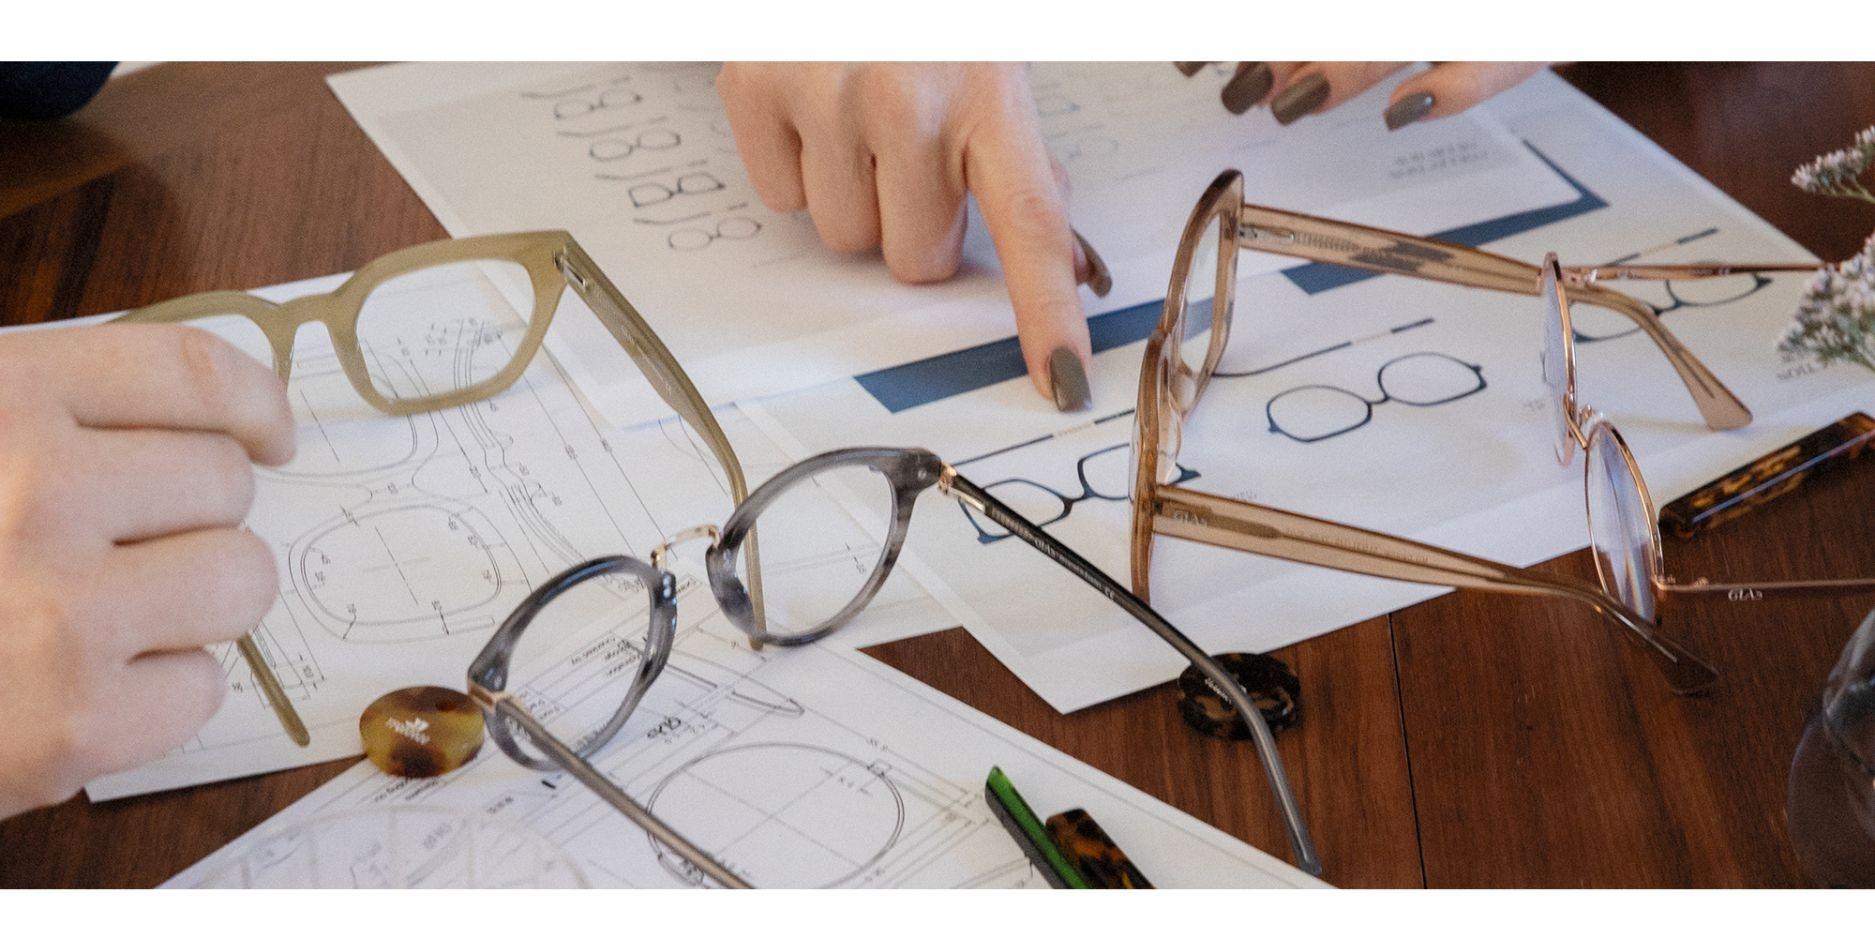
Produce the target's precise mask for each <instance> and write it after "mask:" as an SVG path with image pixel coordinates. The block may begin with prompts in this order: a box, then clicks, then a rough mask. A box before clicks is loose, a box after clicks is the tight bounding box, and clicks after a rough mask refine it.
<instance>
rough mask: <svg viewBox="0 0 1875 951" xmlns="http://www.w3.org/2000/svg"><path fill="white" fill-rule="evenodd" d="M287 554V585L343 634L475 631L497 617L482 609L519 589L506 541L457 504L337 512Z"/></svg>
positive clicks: (388, 638)
mask: <svg viewBox="0 0 1875 951" xmlns="http://www.w3.org/2000/svg"><path fill="white" fill-rule="evenodd" d="M289 557H290V563H291V564H292V566H293V571H294V586H295V590H296V591H298V592H299V594H300V595H301V596H302V597H304V598H305V599H306V601H307V603H308V604H309V605H311V606H312V607H313V609H314V610H315V611H316V612H317V614H318V617H319V620H320V622H321V623H322V625H323V626H324V627H325V628H326V630H328V631H330V632H331V633H332V634H333V635H334V636H337V637H339V638H342V639H345V640H361V641H378V642H392V641H413V640H426V639H429V638H433V637H447V636H449V635H451V634H456V633H461V632H463V631H480V630H485V629H486V628H488V627H490V626H492V625H493V624H494V623H495V622H497V621H499V620H500V617H499V616H498V614H497V610H498V609H495V608H491V607H490V605H493V604H496V603H497V602H498V601H500V599H501V595H502V594H503V593H504V592H506V591H508V589H513V588H519V589H520V590H519V591H514V592H512V593H513V594H514V595H515V596H516V597H519V596H520V595H521V594H524V593H525V592H526V590H527V586H528V580H527V576H526V572H525V571H523V570H522V569H521V567H520V565H519V564H518V563H517V562H516V561H515V559H514V557H513V553H512V552H511V551H510V550H509V547H508V543H507V542H506V541H505V540H504V539H503V538H502V537H501V535H500V533H499V532H498V531H497V530H496V529H495V527H494V525H493V524H492V523H490V522H489V520H488V519H487V517H486V516H483V515H482V514H481V513H480V512H478V511H476V510H475V509H473V508H469V507H466V506H453V507H451V506H445V505H441V504H435V503H428V502H412V503H409V504H402V505H395V506H393V507H388V508H378V509H375V510H371V511H366V512H362V513H355V512H345V513H343V514H341V515H340V516H338V517H337V518H335V519H333V520H332V521H330V522H327V523H326V524H324V525H322V526H320V527H318V528H316V529H314V530H313V531H312V532H311V533H309V535H308V537H307V538H306V539H305V540H304V541H303V542H298V543H295V544H294V546H293V549H292V554H291V555H290V556H289ZM502 610H505V605H504V607H503V608H502Z"/></svg>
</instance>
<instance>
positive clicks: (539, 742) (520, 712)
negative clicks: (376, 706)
mask: <svg viewBox="0 0 1875 951" xmlns="http://www.w3.org/2000/svg"><path fill="white" fill-rule="evenodd" d="M855 467H865V468H867V469H870V470H872V471H874V472H877V473H879V474H880V475H882V476H884V477H885V478H886V479H887V481H888V482H889V483H890V484H891V487H892V499H893V518H892V524H891V527H890V528H889V529H888V531H887V535H886V538H885V540H884V543H883V545H882V547H881V551H880V559H879V562H878V564H877V565H876V566H875V568H874V570H873V573H872V575H871V576H869V577H868V578H867V580H866V583H865V584H863V585H862V586H861V587H860V589H859V592H858V593H857V594H856V595H855V596H854V598H853V600H852V601H851V602H849V603H848V604H847V605H846V606H845V607H844V608H842V609H840V610H839V611H837V612H836V613H835V614H834V615H833V616H832V618H831V619H830V620H828V621H826V622H825V623H822V624H820V625H817V626H815V627H813V628H810V629H808V630H806V631H801V632H798V633H793V634H776V633H775V632H773V631H770V630H769V629H768V628H767V625H766V624H765V623H764V622H763V621H762V620H761V619H760V618H758V617H757V615H756V613H755V612H754V610H753V606H752V604H751V603H750V599H749V594H748V589H747V587H746V586H745V585H744V583H743V581H742V580H741V578H739V577H738V575H737V571H738V568H737V562H738V561H739V558H740V552H741V549H742V547H743V545H744V544H745V542H746V541H747V540H748V539H749V537H750V535H751V533H752V532H753V531H754V527H755V524H756V522H757V520H758V519H759V518H760V517H761V515H762V514H763V512H764V511H765V510H766V509H767V508H768V507H769V506H770V505H771V504H773V503H774V502H775V500H777V499H779V498H781V497H782V496H783V495H785V494H786V493H787V492H788V491H789V490H791V489H793V488H795V487H796V486H797V485H799V484H800V483H802V482H804V481H808V480H812V479H814V478H815V477H817V476H820V475H823V474H827V473H830V472H832V471H834V470H838V469H851V468H855ZM931 488H936V489H937V490H938V491H939V493H940V494H943V495H948V496H952V497H954V498H956V499H958V500H959V501H960V502H963V503H965V504H967V505H968V506H969V507H970V508H972V509H974V510H976V511H977V512H979V513H981V514H982V515H984V516H985V517H986V518H989V519H990V520H991V521H994V522H995V523H996V524H998V525H1000V526H1002V527H1003V528H1005V529H1007V530H1008V531H1009V532H1010V534H1012V535H1014V536H1016V537H1017V538H1020V539H1022V540H1023V541H1024V542H1026V543H1028V544H1029V545H1030V546H1031V547H1033V548H1035V549H1036V550H1038V551H1040V552H1041V553H1042V554H1043V555H1045V556H1047V557H1048V558H1049V559H1050V560H1052V561H1054V562H1055V563H1056V564H1058V565H1060V566H1061V567H1063V568H1065V569H1067V570H1068V571H1069V572H1071V573H1072V574H1074V575H1075V576H1076V577H1077V578H1079V579H1081V581H1082V582H1084V583H1086V584H1087V585H1089V586H1090V587H1092V588H1094V589H1095V590H1096V591H1097V592H1099V593H1100V594H1101V596H1103V597H1105V598H1106V599H1107V600H1109V601H1111V602H1112V603H1114V604H1115V605H1117V606H1119V607H1120V608H1121V609H1122V610H1125V611H1126V612H1127V613H1128V614H1130V615H1132V616H1133V618H1134V619H1135V620H1138V621H1139V622H1140V623H1141V624H1143V625H1145V626H1146V627H1147V628H1148V629H1149V630H1151V631H1152V632H1153V633H1154V634H1156V635H1158V636H1159V637H1160V638H1161V639H1163V640H1165V641H1166V643H1167V644H1169V645H1171V646H1172V648H1173V649H1174V650H1176V651H1178V652H1179V653H1180V654H1181V655H1183V656H1184V657H1185V659H1186V660H1188V661H1189V662H1190V663H1192V664H1193V665H1194V666H1196V667H1198V668H1199V670H1200V671H1202V672H1203V673H1204V674H1205V676H1206V677H1207V678H1209V682H1210V684H1211V685H1212V686H1213V688H1214V689H1215V690H1217V691H1218V692H1219V693H1221V694H1223V696H1224V699H1225V700H1226V702H1227V703H1229V705H1230V706H1231V708H1232V709H1234V710H1236V711H1237V713H1238V716H1239V718H1240V719H1242V720H1243V722H1244V724H1245V726H1246V727H1248V728H1249V731H1250V735H1251V738H1252V739H1253V740H1254V741H1255V744H1256V748H1257V754H1258V757H1259V759H1260V760H1261V762H1262V765H1263V769H1264V774H1265V776H1266V778H1267V779H1268V780H1269V782H1270V785H1271V789H1272V790H1273V792H1274V793H1275V796H1276V800H1277V805H1278V808H1279V810H1280V812H1281V813H1282V817H1283V821H1284V826H1285V831H1286V832H1287V834H1288V836H1289V842H1290V848H1291V851H1292V853H1293V855H1294V858H1295V862H1296V865H1297V866H1298V867H1300V868H1302V869H1303V870H1304V871H1307V872H1309V873H1310V874H1316V875H1319V874H1320V873H1321V862H1320V859H1319V858H1317V856H1316V853H1315V846H1314V840H1313V838H1312V836H1311V835H1310V834H1309V831H1308V826H1307V824H1306V821H1305V820H1304V819H1303V817H1302V813H1301V807H1300V806H1299V804H1298V803H1297V801H1296V799H1295V794H1294V792H1293V790H1292V788H1291V786H1290V784H1289V780H1288V775H1287V772H1286V770H1285V769H1284V767H1283V763H1282V757H1281V754H1280V753H1279V752H1278V751H1277V749H1276V745H1275V737H1274V735H1273V734H1272V733H1271V731H1270V727H1269V724H1268V723H1267V722H1265V720H1264V717H1263V715H1262V713H1261V712H1260V708H1259V704H1258V703H1257V701H1256V699H1255V698H1254V697H1253V696H1252V695H1251V694H1249V693H1248V692H1246V691H1245V690H1244V689H1243V687H1242V685H1241V684H1240V683H1239V682H1238V681H1237V680H1236V678H1234V677H1232V676H1230V675H1229V674H1228V673H1227V672H1226V671H1225V670H1224V669H1223V668H1222V667H1220V666H1219V665H1218V664H1217V662H1216V661H1215V660H1214V659H1213V658H1211V657H1210V656H1209V655H1207V654H1206V653H1205V652H1204V650H1203V649H1202V648H1200V647H1199V646H1198V645H1197V644H1196V643H1194V642H1192V640H1191V639H1190V638H1188V637H1186V636H1185V635H1184V633H1183V632H1181V631H1179V630H1178V628H1176V627H1174V626H1173V625H1172V624H1171V622H1169V621H1167V620H1165V619H1164V618H1163V617H1161V616H1160V615H1159V614H1158V613H1157V612H1156V611H1154V610H1153V609H1152V608H1151V607H1150V606H1148V605H1147V604H1146V603H1145V602H1144V601H1143V600H1141V599H1140V598H1137V597H1134V596H1133V594H1132V593H1131V592H1129V591H1128V590H1127V589H1126V588H1125V587H1124V586H1122V585H1121V584H1120V583H1119V582H1117V581H1115V580H1113V579H1112V578H1110V577H1108V576H1107V575H1106V574H1105V573H1103V572H1102V571H1101V570H1100V569H1099V568H1097V567H1095V566H1094V565H1093V563H1091V562H1089V561H1087V560H1086V559H1085V558H1083V557H1081V556H1080V555H1079V554H1078V553H1076V552H1075V551H1074V550H1073V549H1071V548H1069V547H1068V546H1066V545H1064V544H1062V543H1061V542H1060V541H1058V540H1056V539H1055V538H1054V537H1053V536H1051V535H1049V534H1048V533H1047V532H1045V531H1043V530H1042V529H1041V528H1039V527H1038V526H1036V525H1035V524H1034V523H1032V522H1030V521H1029V520H1028V519H1026V518H1024V517H1023V516H1022V515H1021V514H1020V513H1018V512H1017V511H1016V510H1014V509H1013V508H1010V507H1009V506H1008V505H1005V504H1004V503H1002V502H1000V501H998V500H997V498H996V497H995V496H993V495H991V494H990V493H989V492H987V491H985V490H984V489H983V488H982V487H980V486H977V485H976V484H974V483H972V482H971V481H970V480H968V479H966V478H964V477H963V476H961V475H959V474H958V473H957V470H956V469H954V468H952V467H951V466H950V465H948V464H946V463H945V462H944V461H943V460H941V459H939V458H938V457H937V456H936V455H934V454H932V453H930V452H927V451H925V450H921V449H889V448H853V449H842V450H835V451H832V452H827V453H822V454H820V455H818V456H814V457H812V458H809V459H805V460H802V461H801V462H798V463H796V464H794V465H792V466H789V467H788V468H786V469H784V470H782V471H781V472H779V473H777V474H776V475H775V476H774V477H773V478H771V479H769V480H768V481H767V482H765V483H763V484H762V485H761V486H759V487H757V488H756V489H755V491H754V492H752V493H750V494H749V497H748V499H747V500H746V501H744V502H743V503H741V504H739V505H737V506H736V509H735V511H734V512H732V513H730V516H729V518H728V520H726V521H725V522H724V523H723V525H722V527H721V528H720V529H719V528H717V527H716V526H698V527H697V528H693V529H688V530H686V531H684V532H682V533H679V534H678V535H677V536H674V537H673V538H672V539H669V540H667V541H666V542H665V543H664V544H662V545H659V546H658V547H657V548H656V549H654V550H653V551H652V552H651V561H650V563H649V564H647V563H645V562H643V561H639V560H638V559H636V558H632V557H629V556H624V555H615V556H610V557H607V558H600V559H594V560H592V561H588V562H586V563H584V564H581V565H576V566H574V567H573V568H570V569H568V570H567V571H565V572H562V573H561V574H560V575H558V576H556V577H555V578H553V579H551V580H549V581H548V582H547V583H546V584H544V585H542V586H541V587H540V588H538V589H536V590H535V591H534V592H532V593H530V594H529V595H528V596H527V597H526V598H524V599H523V600H522V602H521V603H520V604H519V605H518V606H516V608H515V609H514V611H513V613H511V614H510V615H509V616H508V618H507V619H506V620H504V621H503V622H502V624H501V626H500V627H499V628H497V629H496V631H495V634H494V636H493V637H492V638H490V640H489V642H488V644H487V646H485V647H484V648H483V649H482V652H481V653H480V654H478V655H477V656H476V658H475V660H474V661H473V662H472V663H471V664H470V666H469V670H468V683H469V695H470V696H471V697H472V698H473V699H474V700H475V702H476V704H477V705H478V706H480V707H481V708H482V709H483V710H484V711H485V712H486V713H487V722H488V729H489V733H490V735H491V736H493V737H494V739H495V743H496V745H497V746H498V747H500V749H501V750H502V752H504V753H506V754H507V755H508V756H509V757H510V758H511V759H514V760H515V761H516V762H517V763H520V764H521V765H523V766H527V767H529V768H532V769H542V770H553V769H564V770H566V771H567V772H568V773H569V774H571V775H572V776H573V777H574V778H576V779H578V780H579V781H580V782H581V783H583V784H585V785H586V786H587V787H589V788H591V789H592V790H593V791H594V792H595V793H597V794H598V795H599V796H600V797H601V798H603V799H604V800H605V801H607V802H608V803H611V804H612V805H613V806H615V807H616V808H618V809H619V810H620V811H621V812H622V813H624V814H625V816H626V817H627V818H628V819H631V820H632V821H633V822H635V823H637V824H638V825H639V826H640V827H641V828H643V829H644V830H645V831H646V832H647V833H648V834H650V835H651V836H652V837H653V838H654V839H656V840H658V841H659V842H661V843H662V844H664V845H665V846H666V847H668V848H670V849H671V850H672V851H673V852H674V853H675V854H677V855H679V856H681V857H683V858H684V859H685V860H686V861H688V862H690V863H691V864H692V865H694V866H695V867H696V868H698V869H699V870H700V871H702V872H703V873H704V874H705V875H707V876H709V877H710V878H711V879H713V880H715V881H716V882H717V883H718V884H721V885H724V886H725V887H732V888H740V887H748V885H749V883H748V882H747V881H745V880H744V879H742V878H741V877H740V876H738V875H737V874H736V873H735V872H733V871H732V870H730V869H728V868H727V867H725V866H723V865H722V864H721V863H720V862H719V861H717V860H716V859H715V858H714V857H712V856H710V855H709V854H708V853H707V852H706V851H704V850H703V849H701V848H699V847H698V846H696V845H695V844H693V843H691V842H690V841H689V840H687V839H686V838H684V837H683V835H682V834H681V833H678V832H677V831H676V830H673V829H671V828H670V827H669V826H667V825H665V824H664V823H663V822H662V821H661V820H659V819H658V818H657V817H656V816H654V815H652V814H651V813H650V811H649V810H647V809H646V808H644V807H643V806H642V805H640V804H639V803H638V802H637V801H636V800H633V799H632V798H631V796H630V795H629V794H627V793H626V792H625V791H624V790H622V789H620V788H618V786H617V785H616V784H614V783H613V782H612V781H611V780H610V779H608V778H607V777H606V776H605V775H604V774H602V773H601V772H599V771H598V770H597V769H595V768H593V767H592V765H591V764H590V763H589V762H588V761H587V759H586V757H589V756H591V755H592V754H594V753H596V752H597V751H598V750H599V749H600V748H602V747H604V746H605V745H606V744H607V743H609V742H610V741H611V740H612V739H613V738H614V737H615V736H616V735H617V733H618V732H619V730H620V729H621V728H622V727H623V726H624V724H625V722H626V721H627V720H628V719H630V717H631V714H632V712H633V710H634V709H635V708H636V706H637V704H638V701H639V700H641V699H642V698H643V696H644V694H645V692H646V691H647V690H648V689H649V687H650V685H651V683H652V681H654V680H655V679H656V677H657V676H658V674H659V673H660V672H661V671H662V670H663V667H664V663H665V659H666V657H667V656H668V653H669V650H670V646H671V642H672V640H673V639H674V634H675V624H676V591H677V585H676V579H675V577H674V576H673V575H672V574H671V573H670V572H669V571H667V570H665V561H666V559H667V557H668V554H669V551H670V549H671V547H672V546H673V545H674V544H676V543H678V542H680V541H684V540H688V539H696V538H707V539H708V540H709V548H708V549H707V551H706V552H705V555H704V566H705V569H706V573H707V575H708V579H709V585H710V591H711V594H712V595H713V597H714V598H715V600H716V602H717V604H718V606H719V607H720V608H721V609H722V611H723V614H724V615H725V616H726V617H728V618H729V620H730V621H731V623H733V624H735V625H736V626H737V627H738V628H740V629H741V630H742V632H743V633H744V634H746V635H747V636H748V637H749V638H750V639H751V640H752V641H757V642H760V643H764V644H771V645H775V646H781V647H788V646H800V645H804V644H809V643H812V642H814V641H817V640H819V639H821V638H823V637H825V636H827V635H828V634H830V633H832V632H833V631H835V630H837V629H839V628H840V627H841V626H842V625H844V624H846V623H847V622H848V621H850V620H852V619H853V618H854V617H855V616H857V615H858V614H859V613H860V612H861V611H863V610H864V609H865V607H866V605H867V604H868V603H869V602H870V601H871V600H872V598H873V596H874V595H875V594H877V593H878V591H879V589H880V588H881V587H882V586H883V585H884V584H885V581H886V578H887V576H888V575H889V574H890V573H891V570H892V567H893V566H894V565H895V564H896V563H897V560H898V555H899V552H900V550H901V549H902V547H903V546H904V543H905V537H906V534H907V533H908V531H909V528H910V525H911V517H912V510H913V506H914V504H915V503H916V501H917V499H918V497H920V496H921V495H922V494H923V493H924V492H925V490H927V489H931ZM608 574H625V575H628V576H630V577H631V578H633V579H635V580H637V581H639V582H640V583H642V584H643V585H644V587H645V590H646V591H648V592H650V594H651V598H652V610H651V615H650V618H649V622H648V623H649V629H648V632H647V635H646V649H645V652H644V663H643V664H642V665H641V666H640V668H639V673H638V675H637V679H636V680H635V681H634V683H633V684H632V685H631V687H630V688H629V690H628V692H627V694H626V697H625V700H624V702H623V703H622V704H621V706H620V709H619V710H618V711H617V712H616V713H615V714H614V715H613V716H612V718H611V719H609V720H608V721H607V722H606V724H605V725H604V726H602V727H601V728H600V729H599V730H597V731H595V732H594V733H592V734H591V735H589V736H586V737H584V738H582V740H581V741H580V746H579V748H578V749H574V748H572V747H569V746H567V745H566V744H565V743H564V742H562V741H560V740H559V739H557V738H555V737H553V736H552V734H551V731H550V730H548V728H547V727H546V726H545V725H544V724H543V723H541V722H540V721H539V720H538V719H536V718H535V717H534V716H533V714H532V713H531V712H530V711H529V710H528V709H527V708H526V705H525V704H523V703H522V702H521V701H520V700H519V699H518V698H517V697H516V696H515V695H514V694H513V693H511V692H510V691H509V690H508V689H507V687H508V683H507V681H508V663H509V661H510V660H511V658H512V656H513V652H514V648H515V645H516V644H517V643H518V642H519V640H520V638H521V636H522V635H523V634H524V633H526V630H527V626H528V624H529V623H530V622H531V621H532V620H533V619H534V618H535V616H537V615H538V614H539V613H540V611H541V610H542V609H543V608H544V607H546V605H547V604H548V603H550V602H551V601H553V599H554V598H557V597H559V596H560V595H561V594H564V593H565V592H566V591H567V590H569V589H570V588H572V587H573V586H574V585H577V584H579V583H582V582H585V581H589V580H591V579H592V578H595V577H599V576H602V575H608ZM654 654H655V655H658V656H655V657H654V656H653V655H654ZM1271 663H1280V662H1279V661H1274V660H1273V659H1272V660H1271ZM517 728H518V729H519V730H520V731H521V732H522V733H524V734H525V735H526V736H527V737H528V738H530V739H531V740H533V741H534V742H535V744H536V746H537V748H539V749H540V750H541V751H542V752H544V753H546V754H547V756H548V757H549V759H548V760H541V759H538V758H536V757H534V756H532V755H530V754H528V753H527V752H526V751H524V750H523V749H521V747H520V746H519V744H518V743H516V742H515V738H514V733H513V731H514V730H515V729H517Z"/></svg>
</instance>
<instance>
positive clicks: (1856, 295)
mask: <svg viewBox="0 0 1875 951" xmlns="http://www.w3.org/2000/svg"><path fill="white" fill-rule="evenodd" d="M1777 351H1778V353H1781V354H1783V356H1784V359H1785V361H1786V362H1797V361H1801V360H1815V361H1816V362H1817V363H1818V364H1820V365H1822V366H1829V365H1831V364H1835V363H1856V364H1860V365H1862V366H1864V367H1867V368H1868V369H1869V370H1871V371H1875V236H1870V238H1869V241H1868V243H1867V244H1865V245H1863V246H1862V253H1860V254H1858V255H1856V256H1855V257H1852V258H1850V259H1849V260H1847V261H1844V262H1842V263H1841V264H1839V265H1837V266H1835V267H1825V268H1823V269H1822V270H1820V271H1818V272H1816V277H1815V278H1814V279H1812V280H1811V281H1810V286H1809V287H1808V288H1807V289H1805V291H1804V295H1803V301H1802V303H1800V304H1798V306H1797V314H1796V316H1795V318H1794V319H1792V321H1791V324H1790V326H1789V327H1788V328H1786V329H1785V331H1784V335H1783V336H1782V337H1780V338H1778V341H1777Z"/></svg>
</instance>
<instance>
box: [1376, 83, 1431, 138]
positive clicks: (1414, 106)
mask: <svg viewBox="0 0 1875 951" xmlns="http://www.w3.org/2000/svg"><path fill="white" fill-rule="evenodd" d="M1432 102H1433V99H1432V93H1429V92H1416V93H1414V94H1412V95H1410V96H1407V97H1406V98H1405V99H1402V100H1400V101H1399V102H1396V103H1394V104H1393V105H1391V106H1388V107H1387V115H1386V118H1387V131H1388V132H1392V131H1394V130H1395V129H1398V128H1400V127H1401V126H1409V125H1412V124H1413V123H1415V122H1418V121H1419V120H1421V119H1424V118H1425V117H1426V113H1428V112H1431V111H1432Z"/></svg>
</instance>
